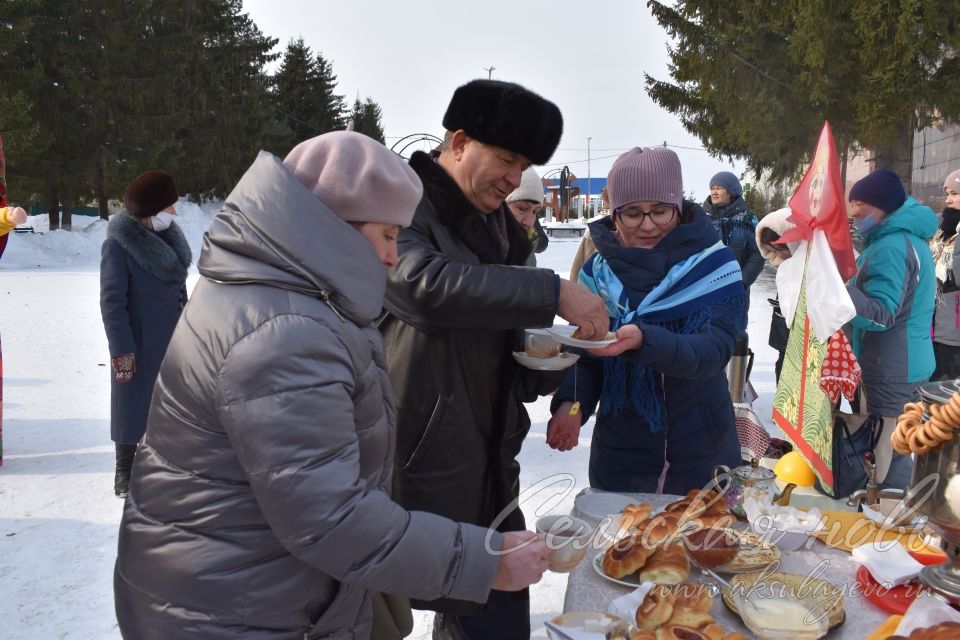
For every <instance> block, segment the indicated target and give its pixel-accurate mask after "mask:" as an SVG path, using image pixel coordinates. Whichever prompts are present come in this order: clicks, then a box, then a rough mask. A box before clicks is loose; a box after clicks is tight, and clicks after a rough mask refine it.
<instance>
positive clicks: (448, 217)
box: [410, 151, 533, 265]
mask: <svg viewBox="0 0 960 640" xmlns="http://www.w3.org/2000/svg"><path fill="white" fill-rule="evenodd" d="M410 167H411V168H413V170H414V171H416V172H417V175H418V176H420V180H421V181H422V182H423V192H424V195H426V196H427V198H428V199H429V200H430V203H431V204H432V205H433V208H434V210H436V212H437V217H438V218H439V219H440V222H442V223H443V224H445V225H447V226H448V227H451V228H453V229H454V231H456V233H457V236H459V238H460V240H462V241H463V243H464V244H465V245H467V247H468V248H469V249H470V251H472V252H473V253H474V254H475V255H476V256H477V257H478V258H479V259H480V262H482V263H484V264H509V265H524V264H526V261H527V257H528V256H529V255H530V252H531V250H532V248H533V247H532V245H531V244H530V239H529V238H528V237H527V233H526V231H524V230H523V227H521V226H520V223H519V222H517V221H516V220H515V219H514V217H513V214H511V213H510V210H509V209H508V208H507V205H505V204H501V205H500V211H502V212H503V215H504V218H505V220H506V222H507V240H508V242H509V244H510V248H509V250H508V251H507V258H506V261H504V259H503V258H501V257H500V249H499V246H498V243H497V240H496V238H494V237H493V236H492V235H491V233H490V230H489V228H488V227H487V225H486V222H485V220H484V218H483V216H484V215H485V214H482V213H480V212H479V211H477V209H476V208H475V207H474V206H473V205H472V204H471V203H470V201H469V200H467V197H466V196H465V195H463V192H462V191H461V190H460V187H459V186H457V183H456V182H454V180H453V178H451V177H450V175H449V174H448V173H447V172H446V171H444V170H443V167H441V166H440V165H439V164H437V163H436V162H435V161H434V158H433V157H431V156H429V155H427V154H426V153H424V152H422V151H417V152H416V153H414V154H413V156H412V157H411V158H410Z"/></svg>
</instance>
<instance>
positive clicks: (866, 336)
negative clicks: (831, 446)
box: [847, 169, 938, 487]
mask: <svg viewBox="0 0 960 640" xmlns="http://www.w3.org/2000/svg"><path fill="white" fill-rule="evenodd" d="M849 200H850V204H851V208H852V218H853V226H854V229H855V232H856V234H857V235H859V236H860V237H861V238H862V240H863V243H864V249H863V253H861V254H860V257H859V258H858V259H857V275H856V276H854V277H853V278H852V279H851V280H850V281H849V282H848V283H847V292H848V293H849V294H850V298H851V299H852V300H853V304H854V307H855V308H856V311H857V315H856V317H854V318H853V320H852V321H851V323H850V324H851V330H852V331H851V333H852V344H853V352H854V354H855V355H856V356H857V360H858V361H859V362H860V367H861V368H862V369H863V386H864V390H865V392H866V399H867V409H868V411H869V412H870V413H871V414H880V415H884V416H899V415H900V414H901V413H902V412H903V405H904V404H906V403H907V402H911V401H913V400H914V399H915V398H916V391H917V387H918V386H920V384H921V383H923V382H926V381H927V380H928V379H929V378H930V374H932V373H933V369H934V364H935V363H934V357H933V342H932V341H931V339H930V324H931V322H932V321H933V310H934V306H935V304H936V287H937V283H936V276H935V274H934V268H933V257H932V256H931V254H930V248H929V241H930V238H932V237H933V234H934V233H935V232H936V231H937V226H938V222H937V216H936V214H935V213H934V212H933V210H932V209H930V208H929V207H926V206H924V205H922V204H920V203H919V202H917V201H916V200H915V199H914V198H913V197H910V196H907V194H906V192H905V191H904V189H903V184H902V183H901V182H900V178H899V177H898V176H897V174H896V173H894V172H893V171H891V170H889V169H879V170H877V171H874V172H873V173H871V174H869V175H868V176H866V177H865V178H863V179H861V180H860V181H858V182H857V183H856V184H854V185H853V187H852V188H851V189H850V196H849ZM910 467H911V464H910V458H909V457H908V456H899V455H898V454H896V453H895V454H894V460H893V463H892V464H891V467H890V472H889V473H888V475H887V479H886V482H885V484H886V485H887V486H901V487H902V486H905V485H906V484H907V482H909V480H910Z"/></svg>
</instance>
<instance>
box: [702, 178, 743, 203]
mask: <svg viewBox="0 0 960 640" xmlns="http://www.w3.org/2000/svg"><path fill="white" fill-rule="evenodd" d="M714 187H723V188H724V189H726V190H727V191H729V192H730V197H732V198H736V197H737V196H742V195H743V185H742V184H740V179H739V178H737V176H735V175H733V174H732V173H730V172H729V171H721V172H720V173H718V174H716V175H715V176H713V177H712V178H710V188H711V189H712V188H714Z"/></svg>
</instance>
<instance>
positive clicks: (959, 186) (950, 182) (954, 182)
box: [943, 169, 960, 193]
mask: <svg viewBox="0 0 960 640" xmlns="http://www.w3.org/2000/svg"><path fill="white" fill-rule="evenodd" d="M947 187H950V188H951V189H953V190H954V191H956V192H957V193H960V169H957V170H956V171H954V172H953V173H951V174H950V175H948V176H947V179H946V180H944V181H943V192H944V193H946V192H947Z"/></svg>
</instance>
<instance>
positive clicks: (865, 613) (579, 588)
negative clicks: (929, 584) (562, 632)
mask: <svg viewBox="0 0 960 640" xmlns="http://www.w3.org/2000/svg"><path fill="white" fill-rule="evenodd" d="M631 497H632V498H634V499H635V501H636V502H649V503H651V504H652V505H653V506H654V508H656V509H658V508H660V507H663V506H665V505H667V504H669V503H671V502H674V501H676V500H679V499H680V496H669V495H660V496H658V495H652V494H633V495H632V496H631ZM808 546H810V549H809V550H807V548H806V547H804V548H801V549H800V550H799V551H790V552H784V553H783V557H782V558H781V561H780V568H779V571H783V572H786V573H800V574H803V575H815V577H817V578H820V579H822V580H826V581H827V582H830V583H832V584H834V585H835V586H837V587H838V588H839V589H840V590H841V591H842V593H843V594H844V607H845V609H846V613H847V618H846V621H845V622H844V623H843V624H842V625H840V626H839V627H837V628H836V629H834V630H833V631H831V632H830V633H829V634H828V635H827V638H831V639H833V638H850V639H851V640H853V639H856V640H863V638H864V637H865V636H866V635H867V634H869V633H870V632H871V631H873V630H874V629H875V628H877V627H878V626H879V625H880V624H881V623H882V622H883V621H884V620H886V619H887V617H889V616H890V615H891V614H890V613H888V612H886V611H884V610H882V609H880V608H879V607H877V606H876V605H874V604H873V603H872V602H870V601H869V600H868V599H867V598H866V597H865V596H863V595H862V594H861V593H860V587H859V585H857V581H856V572H857V568H858V565H857V564H856V563H855V562H853V560H851V559H850V554H849V553H846V552H845V551H839V550H837V549H831V548H829V547H827V546H826V545H824V544H823V543H821V542H818V541H811V542H810V543H808ZM596 553H599V552H594V551H590V552H589V553H588V555H587V557H586V558H584V559H583V561H582V562H581V563H580V564H579V565H578V566H577V568H576V569H574V570H573V571H572V572H571V573H570V578H569V580H568V581H567V593H566V596H565V598H564V601H563V610H564V611H565V612H567V611H606V610H607V606H608V605H609V603H610V601H611V600H613V599H614V598H617V597H619V596H622V595H624V594H626V593H629V592H630V591H631V588H630V587H625V586H621V585H618V584H615V583H613V582H610V581H609V580H607V579H605V578H603V577H601V576H600V575H598V574H597V572H596V570H595V569H594V568H593V556H594V555H596ZM700 580H701V577H700V573H699V571H697V570H696V569H693V570H692V571H691V574H690V581H691V582H699V581H700ZM703 581H704V582H712V581H713V580H712V579H711V578H709V577H707V578H706V579H705V580H703ZM710 613H711V615H712V616H713V617H714V618H716V620H717V622H718V623H719V624H720V625H722V626H723V627H724V628H725V629H728V630H731V631H739V632H741V633H744V634H746V635H747V637H752V634H750V632H749V631H748V630H747V629H746V627H744V626H743V623H742V622H741V621H740V618H739V617H738V616H737V615H736V614H734V613H732V612H730V611H729V610H728V609H727V608H726V606H724V604H723V602H722V600H721V599H720V597H719V596H718V597H717V598H715V599H714V603H713V609H712V610H711V612H710Z"/></svg>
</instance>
